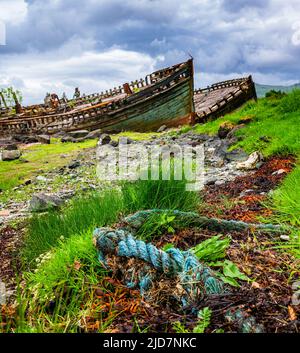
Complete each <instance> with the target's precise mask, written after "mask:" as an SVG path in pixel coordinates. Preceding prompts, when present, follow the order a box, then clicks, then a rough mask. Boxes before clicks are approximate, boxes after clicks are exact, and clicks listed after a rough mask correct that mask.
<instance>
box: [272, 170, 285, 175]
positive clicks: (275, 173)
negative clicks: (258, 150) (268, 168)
mask: <svg viewBox="0 0 300 353" xmlns="http://www.w3.org/2000/svg"><path fill="white" fill-rule="evenodd" d="M282 174H286V170H284V169H279V170H277V171H276V172H274V173H272V175H282Z"/></svg>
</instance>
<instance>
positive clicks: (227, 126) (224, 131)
mask: <svg viewBox="0 0 300 353" xmlns="http://www.w3.org/2000/svg"><path fill="white" fill-rule="evenodd" d="M233 129H234V125H233V124H232V123H231V122H228V121H225V122H224V123H223V124H221V125H220V127H219V131H218V136H219V138H220V139H225V138H226V137H227V135H228V134H229V132H230V131H231V130H233Z"/></svg>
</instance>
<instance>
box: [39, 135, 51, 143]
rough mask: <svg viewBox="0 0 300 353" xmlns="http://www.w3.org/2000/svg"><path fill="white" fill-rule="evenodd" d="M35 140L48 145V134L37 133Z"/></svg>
mask: <svg viewBox="0 0 300 353" xmlns="http://www.w3.org/2000/svg"><path fill="white" fill-rule="evenodd" d="M36 138H37V140H38V141H39V142H40V143H43V144H45V145H50V136H48V135H37V137H36Z"/></svg>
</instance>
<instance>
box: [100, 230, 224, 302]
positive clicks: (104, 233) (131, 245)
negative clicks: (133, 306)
mask: <svg viewBox="0 0 300 353" xmlns="http://www.w3.org/2000/svg"><path fill="white" fill-rule="evenodd" d="M94 238H95V241H96V246H97V248H98V255H99V260H100V262H102V263H103V264H104V265H105V266H106V265H107V262H106V255H108V254H111V255H116V256H121V257H127V258H136V259H139V260H142V261H144V262H145V263H146V264H148V265H150V266H151V267H152V268H154V269H155V270H156V271H158V272H160V273H163V274H165V275H166V276H168V277H171V278H174V277H178V278H179V279H180V283H181V284H182V287H183V288H184V289H185V291H186V296H183V297H182V303H183V304H184V305H188V304H189V303H190V302H191V301H192V300H196V299H197V298H196V297H197V296H199V295H201V296H203V295H204V294H220V293H223V292H224V291H225V288H224V284H223V282H222V281H220V280H219V279H217V278H216V276H215V275H214V273H213V271H212V270H211V269H210V268H209V267H207V266H205V265H203V264H201V263H200V262H199V261H198V260H197V258H196V257H195V256H194V255H193V254H192V253H190V252H189V251H181V250H179V249H175V248H171V249H168V250H167V251H163V250H161V249H158V248H157V247H155V246H154V245H153V244H151V243H145V242H144V241H142V240H138V239H135V238H134V237H133V236H132V234H131V233H130V232H129V231H126V230H124V229H117V230H112V229H109V228H100V229H96V230H95V232H94ZM142 273H143V275H142V276H140V277H141V278H140V279H139V283H138V286H139V288H140V290H141V293H142V294H144V293H145V292H146V291H147V290H148V289H149V288H150V286H151V282H152V276H151V274H150V271H149V266H147V265H146V266H145V267H144V269H143V271H142ZM128 284H129V286H130V287H132V285H133V282H130V283H127V285H128Z"/></svg>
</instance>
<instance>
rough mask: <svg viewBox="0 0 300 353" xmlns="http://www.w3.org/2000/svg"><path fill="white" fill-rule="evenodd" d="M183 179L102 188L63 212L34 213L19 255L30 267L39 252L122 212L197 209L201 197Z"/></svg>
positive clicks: (105, 222) (143, 181) (72, 202)
mask: <svg viewBox="0 0 300 353" xmlns="http://www.w3.org/2000/svg"><path fill="white" fill-rule="evenodd" d="M185 187H186V182H185V180H174V179H173V178H171V180H149V181H145V180H138V181H136V182H134V183H132V182H125V183H123V184H122V186H121V190H111V189H105V190H103V191H102V192H101V193H92V194H88V195H86V196H80V197H77V198H75V199H73V200H72V201H71V202H70V204H69V205H67V206H66V207H65V208H64V209H63V210H62V211H50V212H48V213H46V214H43V215H38V214H34V215H33V216H32V218H31V219H30V220H29V229H28V234H27V236H26V237H25V241H24V246H23V249H22V255H23V258H24V259H25V261H24V262H25V263H26V264H28V265H29V266H30V265H32V264H34V260H35V259H36V258H37V257H38V256H39V255H40V254H42V253H44V252H46V251H48V250H49V249H51V248H53V247H55V246H56V245H57V242H58V241H59V239H60V238H61V237H64V238H68V237H70V236H71V235H74V234H79V233H81V232H83V231H85V230H86V229H88V228H90V227H101V226H105V225H108V224H112V223H114V222H115V221H116V220H117V219H118V216H119V215H120V214H121V213H125V214H129V213H133V212H135V211H138V210H141V209H151V208H163V209H179V210H183V211H190V210H196V209H197V207H198V205H199V203H200V198H199V196H198V194H197V193H195V192H190V191H186V190H185Z"/></svg>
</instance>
